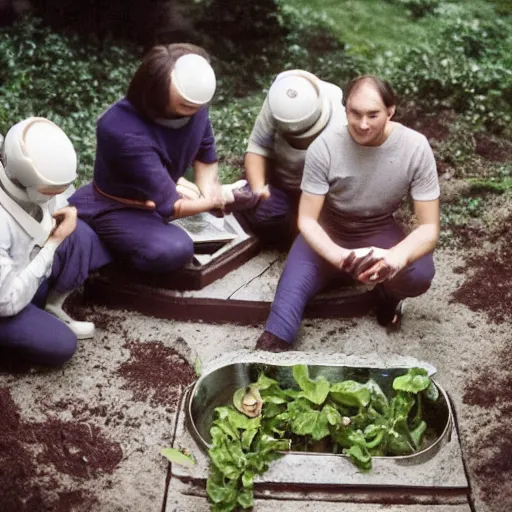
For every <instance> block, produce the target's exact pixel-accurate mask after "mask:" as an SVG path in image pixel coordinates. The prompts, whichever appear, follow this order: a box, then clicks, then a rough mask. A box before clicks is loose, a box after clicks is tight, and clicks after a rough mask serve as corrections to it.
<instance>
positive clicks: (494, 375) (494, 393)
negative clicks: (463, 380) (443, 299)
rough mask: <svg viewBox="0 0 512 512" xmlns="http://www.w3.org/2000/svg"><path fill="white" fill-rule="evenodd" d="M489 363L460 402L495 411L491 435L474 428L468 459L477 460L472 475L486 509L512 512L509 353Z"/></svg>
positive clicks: (510, 363)
mask: <svg viewBox="0 0 512 512" xmlns="http://www.w3.org/2000/svg"><path fill="white" fill-rule="evenodd" d="M492 361H493V363H492V364H488V365H484V366H483V367H482V368H481V369H480V371H479V374H478V376H477V377H475V378H474V379H472V380H471V381H470V382H468V384H467V386H466V390H465V393H464V396H463V401H464V403H465V404H467V405H474V406H480V407H483V408H484V409H488V410H489V415H491V414H492V411H493V410H497V411H498V414H497V416H496V418H495V419H493V420H492V424H493V428H492V430H491V431H490V433H487V434H486V435H485V436H483V435H481V434H480V433H479V429H478V428H475V431H474V434H475V435H474V436H472V438H471V439H470V442H472V443H473V446H472V447H471V460H472V461H476V463H475V473H476V475H478V478H479V480H480V485H481V488H482V491H483V492H484V494H485V502H486V503H488V504H489V506H492V504H493V503H496V504H499V510H512V494H511V493H510V492H509V483H510V481H511V480H512V424H511V423H510V417H511V414H512V395H511V393H510V390H511V389H512V373H511V372H510V368H511V367H512V354H511V353H510V352H509V351H504V352H503V353H501V354H498V356H497V357H496V358H494V359H493V360H492ZM489 421H491V419H490V418H489ZM483 426H484V425H482V427H483ZM495 510H498V509H495Z"/></svg>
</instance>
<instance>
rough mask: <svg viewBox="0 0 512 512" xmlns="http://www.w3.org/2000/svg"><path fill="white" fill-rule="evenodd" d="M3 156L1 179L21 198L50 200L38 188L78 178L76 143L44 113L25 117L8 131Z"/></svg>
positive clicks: (56, 185) (67, 182)
mask: <svg viewBox="0 0 512 512" xmlns="http://www.w3.org/2000/svg"><path fill="white" fill-rule="evenodd" d="M2 160H3V164H4V166H3V167H2V166H0V181H1V183H2V185H3V187H4V189H5V190H6V192H7V193H8V194H9V195H10V196H11V197H12V198H13V199H16V200H18V201H23V202H43V201H47V200H48V199H49V197H48V196H46V195H42V194H40V193H39V192H38V188H40V187H44V188H50V189H51V188H52V187H55V188H56V189H59V188H62V187H63V186H67V185H69V184H71V183H72V182H73V180H74V179H75V178H76V166H77V158H76V153H75V150H74V148H73V144H72V143H71V141H70V140H69V138H68V137H67V135H66V134H65V133H64V132H63V131H62V130H61V129H60V128H59V127H58V126H57V125H56V124H54V123H52V122H51V121H49V120H48V119H44V118H42V117H30V118H28V119H25V120H24V121H21V122H20V123H17V124H15V125H14V126H13V127H12V128H11V129H10V130H9V131H8V132H7V135H6V136H5V139H4V143H3V147H2ZM4 167H5V170H4Z"/></svg>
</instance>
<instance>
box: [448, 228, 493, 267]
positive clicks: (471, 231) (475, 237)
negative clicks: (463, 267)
mask: <svg viewBox="0 0 512 512" xmlns="http://www.w3.org/2000/svg"><path fill="white" fill-rule="evenodd" d="M446 228H447V229H449V230H450V231H451V232H452V234H453V236H454V237H455V238H456V239H457V243H458V245H459V246H460V247H463V248H467V249H470V248H472V247H475V246H477V245H479V244H481V243H482V242H483V240H484V239H485V238H486V236H487V234H486V232H485V231H484V230H483V229H482V228H481V227H478V226H470V225H465V226H461V225H459V224H455V223H454V222H450V223H448V224H447V225H446ZM459 273H461V274H462V273H463V272H459Z"/></svg>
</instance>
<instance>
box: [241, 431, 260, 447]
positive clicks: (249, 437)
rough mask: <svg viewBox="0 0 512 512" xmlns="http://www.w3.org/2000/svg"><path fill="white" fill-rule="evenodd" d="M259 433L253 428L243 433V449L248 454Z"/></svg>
mask: <svg viewBox="0 0 512 512" xmlns="http://www.w3.org/2000/svg"><path fill="white" fill-rule="evenodd" d="M257 433H258V429H257V428H252V429H249V430H245V431H244V432H243V433H242V448H243V449H244V450H245V451H246V452H248V451H249V450H250V449H251V444H252V441H253V439H254V436H255V435H256V434H257Z"/></svg>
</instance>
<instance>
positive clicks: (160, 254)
mask: <svg viewBox="0 0 512 512" xmlns="http://www.w3.org/2000/svg"><path fill="white" fill-rule="evenodd" d="M193 256H194V242H192V239H191V238H190V237H188V236H186V235H185V236H179V237H172V234H169V239H167V240H162V239H160V240H154V241H153V242H151V243H148V244H146V245H145V246H144V247H143V248H141V250H140V251H138V257H137V258H136V259H135V260H134V265H135V266H136V267H137V268H138V269H139V270H143V271H145V272H170V271H173V270H178V269H180V268H182V267H184V266H185V265H186V264H187V263H188V262H189V261H190V260H191V259H192V257H193Z"/></svg>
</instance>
